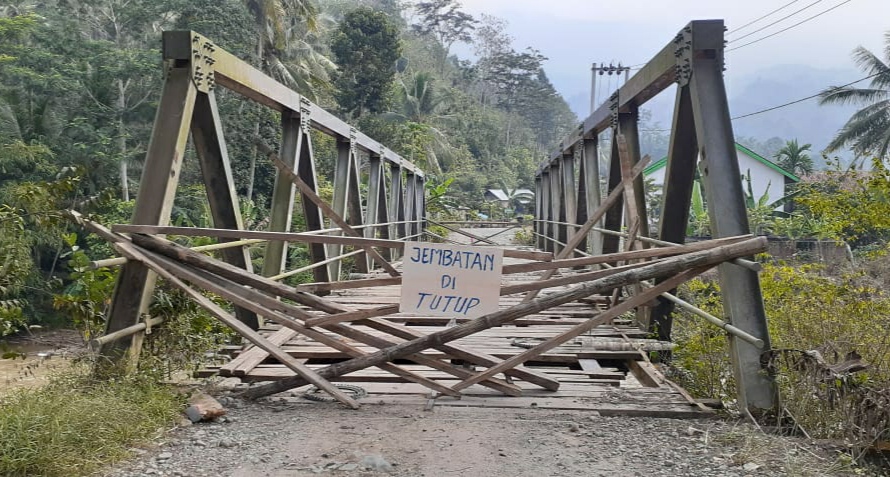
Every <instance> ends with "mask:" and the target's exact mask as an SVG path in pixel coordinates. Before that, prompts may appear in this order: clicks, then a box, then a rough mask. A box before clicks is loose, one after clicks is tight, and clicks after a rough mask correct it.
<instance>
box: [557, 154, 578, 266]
mask: <svg viewBox="0 0 890 477" xmlns="http://www.w3.org/2000/svg"><path fill="white" fill-rule="evenodd" d="M575 155H576V154H575V149H574V148H573V149H568V150H567V151H566V153H565V154H563V155H562V164H561V165H560V170H561V171H562V202H563V206H562V208H561V209H563V210H561V212H562V213H563V214H564V217H562V220H563V221H565V222H567V223H570V224H578V223H579V222H578V195H577V192H576V191H577V185H576V183H575ZM580 223H582V224H583V223H584V222H580ZM575 230H576V229H574V228H572V229H571V230H569V227H568V226H565V225H564V226H562V230H561V234H560V239H559V240H560V241H562V242H564V243H565V242H568V241H569V240H568V238H569V236H570V235H571V234H574V233H575ZM579 246H580V245H579ZM572 256H574V257H580V255H578V254H577V253H575V254H573V255H572Z"/></svg>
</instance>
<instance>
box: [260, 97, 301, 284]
mask: <svg viewBox="0 0 890 477" xmlns="http://www.w3.org/2000/svg"><path fill="white" fill-rule="evenodd" d="M300 127H301V126H300V115H299V113H297V112H295V111H291V110H285V111H282V112H281V148H280V150H279V152H278V156H279V157H280V158H281V160H282V161H283V162H284V163H285V164H287V166H288V167H290V168H291V169H292V170H293V169H295V167H294V166H295V165H296V163H297V155H298V154H299V153H300V149H301V144H300V143H301V142H302V139H303V134H302V132H301V131H300ZM295 194H296V186H295V185H294V184H293V182H291V181H290V179H288V178H287V177H285V176H284V175H282V174H281V173H280V172H278V171H276V173H275V185H274V187H273V188H272V208H271V210H270V211H269V231H270V232H288V231H290V227H291V222H292V220H293V215H294V196H295ZM286 264H287V242H284V241H277V240H270V241H268V242H266V252H265V255H264V256H263V275H264V276H267V277H270V276H272V275H278V274H279V273H281V272H283V271H284V267H285V265H286Z"/></svg>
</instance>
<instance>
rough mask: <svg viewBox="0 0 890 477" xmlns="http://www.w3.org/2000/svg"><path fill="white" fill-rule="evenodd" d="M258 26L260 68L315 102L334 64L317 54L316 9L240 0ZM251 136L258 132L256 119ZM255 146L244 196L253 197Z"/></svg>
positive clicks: (277, 0)
mask: <svg viewBox="0 0 890 477" xmlns="http://www.w3.org/2000/svg"><path fill="white" fill-rule="evenodd" d="M243 1H244V4H245V5H246V6H247V8H248V9H249V10H250V12H251V13H252V14H253V17H254V21H255V22H256V26H257V45H256V55H257V60H258V61H259V62H260V68H261V69H262V70H263V71H264V72H266V73H268V74H269V75H270V76H272V77H273V78H275V79H276V80H278V81H280V82H282V83H284V84H286V85H288V86H290V87H291V88H294V89H296V90H297V91H298V92H299V93H301V94H303V95H305V96H307V97H309V98H310V99H312V100H315V101H318V96H319V95H318V93H319V92H321V91H326V90H329V89H330V88H331V81H330V75H329V74H330V72H331V71H333V70H334V69H336V65H334V63H333V62H332V61H331V60H330V59H328V57H326V56H324V55H323V54H321V53H320V51H321V43H322V41H321V36H322V32H321V31H320V30H321V28H320V23H319V13H318V8H317V7H316V6H315V4H314V3H313V2H312V0H243ZM253 133H254V136H258V135H259V133H260V125H259V122H257V123H256V125H255V126H254V131H253ZM256 156H257V151H256V147H254V148H253V150H252V152H251V155H250V166H249V173H248V174H249V176H248V180H247V199H248V200H252V199H253V186H254V178H255V174H256Z"/></svg>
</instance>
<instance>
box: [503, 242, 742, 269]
mask: <svg viewBox="0 0 890 477" xmlns="http://www.w3.org/2000/svg"><path fill="white" fill-rule="evenodd" d="M751 237H753V235H750V234H748V235H739V236H737V237H726V238H720V239H714V240H703V241H701V242H694V243H691V244H689V245H678V246H673V247H658V248H650V249H644V250H633V251H629V252H618V253H610V254H604V255H594V256H590V257H580V258H567V259H560V260H553V261H552V262H532V263H515V264H509V265H504V266H503V273H504V275H510V274H514V273H527V272H534V271H540V270H550V269H555V268H572V267H578V266H585V265H595V264H599V263H612V262H618V261H622V260H634V259H643V258H656V257H669V256H672V255H682V254H684V253H689V252H697V251H699V250H706V249H708V248H712V247H716V246H719V245H724V244H727V243H733V242H740V241H742V240H746V239H749V238H751Z"/></svg>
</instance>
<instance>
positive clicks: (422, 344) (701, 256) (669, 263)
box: [245, 237, 766, 398]
mask: <svg viewBox="0 0 890 477" xmlns="http://www.w3.org/2000/svg"><path fill="white" fill-rule="evenodd" d="M765 249H766V238H765V237H758V238H754V239H751V240H747V241H744V242H739V243H736V244H729V245H725V246H722V247H718V248H715V249H711V250H706V251H702V252H693V253H689V254H685V255H681V256H679V257H674V258H670V259H666V260H664V261H662V262H656V263H652V264H649V265H646V266H645V267H641V268H638V269H634V270H627V271H624V272H620V273H616V274H615V275H611V276H608V277H604V278H600V279H597V280H594V281H592V282H588V283H586V284H584V285H579V286H577V287H575V288H572V289H570V290H568V291H565V292H561V293H555V294H553V295H550V296H547V297H545V298H539V299H536V300H534V301H531V302H528V303H523V304H521V305H517V306H514V307H511V308H508V309H505V310H499V311H497V312H494V313H490V314H488V315H485V316H482V317H479V318H476V319H475V320H473V321H470V322H467V323H464V324H460V325H457V326H454V327H452V328H447V329H445V330H442V331H438V332H436V333H432V334H429V335H426V336H424V337H422V338H417V339H414V340H411V341H406V342H405V343H400V344H398V345H396V346H392V347H390V348H387V349H384V350H380V351H378V352H376V353H373V354H369V355H367V356H365V357H363V358H356V359H351V360H349V361H345V362H342V363H336V364H332V365H331V366H329V367H328V368H326V369H325V370H324V371H323V372H324V373H325V374H324V375H325V376H327V377H333V376H339V375H342V374H345V373H348V372H352V371H355V370H358V369H363V368H366V367H369V366H374V365H376V364H377V363H383V362H387V361H392V360H394V359H398V358H400V357H402V356H405V355H408V354H412V353H417V352H419V351H423V350H426V349H428V348H431V347H433V346H435V345H441V344H444V343H448V342H450V341H454V340H456V339H459V338H463V337H465V336H469V335H471V334H474V333H477V332H479V331H482V330H484V329H488V328H492V327H495V326H499V325H503V324H505V323H509V322H511V321H513V320H515V319H517V318H521V317H523V316H526V315H530V314H532V313H536V312H538V311H541V310H544V309H547V308H552V307H554V306H557V305H561V304H563V303H569V302H572V301H575V300H577V299H578V298H582V297H584V296H588V295H592V294H596V293H600V292H602V291H603V290H612V289H614V288H616V287H618V286H623V285H626V284H629V283H636V282H639V281H642V280H647V279H652V278H660V277H663V276H669V275H675V274H677V273H679V272H681V271H684V270H690V269H698V268H702V267H710V266H713V265H715V264H717V263H721V262H724V261H727V260H729V259H732V258H736V257H739V256H748V255H751V254H753V253H759V252H761V251H763V250H765ZM666 283H667V282H666ZM654 289H655V288H653V290H654ZM647 297H648V295H647ZM623 305H624V303H622V305H619V306H623ZM302 384H304V383H303V381H302V380H301V379H289V380H282V381H279V382H276V383H270V384H269V385H266V386H256V387H254V388H252V389H250V390H248V391H246V392H245V396H246V397H250V398H256V397H262V396H264V395H268V394H274V393H276V392H280V391H282V390H285V389H289V388H292V387H297V386H300V385H302Z"/></svg>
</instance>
